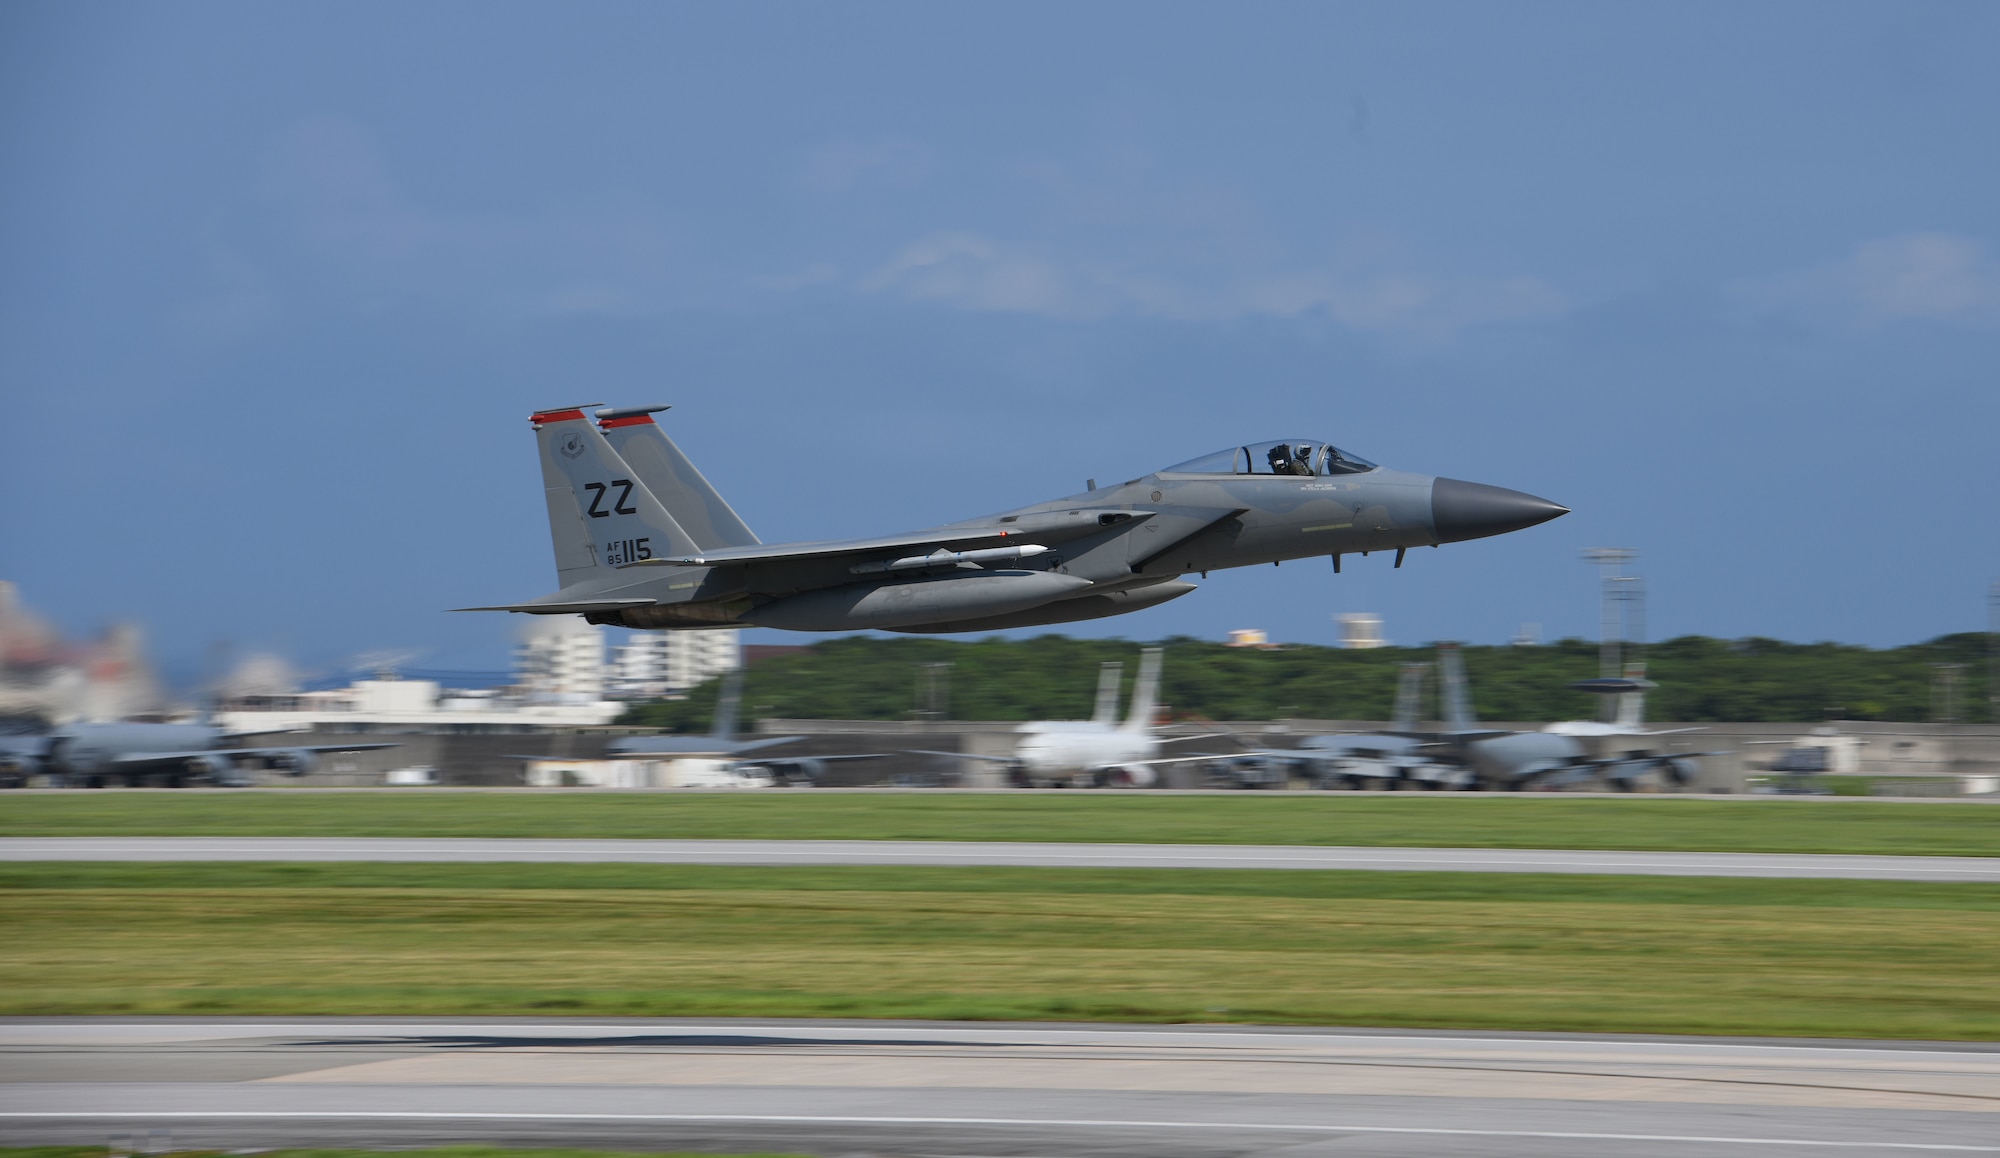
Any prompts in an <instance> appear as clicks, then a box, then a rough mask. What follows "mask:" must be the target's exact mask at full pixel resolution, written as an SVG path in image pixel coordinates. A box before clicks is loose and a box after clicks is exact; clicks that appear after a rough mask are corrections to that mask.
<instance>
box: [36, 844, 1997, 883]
mask: <svg viewBox="0 0 2000 1158" xmlns="http://www.w3.org/2000/svg"><path fill="white" fill-rule="evenodd" d="M0 860H6V861H51V860H66V861H397V862H412V863H455V864H470V863H505V862H533V863H545V864H710V865H1034V866H1047V867H1063V868H1209V869H1365V870H1373V871H1390V872H1397V871H1400V872H1418V871H1422V872H1516V873H1619V874H1627V875H1635V876H1720V877H1817V878H1825V879H1837V880H1901V881H2000V857H1969V856H1840V855H1815V854H1804V853H1717V852H1615V851H1612V852H1605V851H1588V850H1571V849H1491V848H1340V847H1325V848H1320V847H1306V846H1296V845H1222V844H1030V843H1011V842H1000V841H992V842H974V841H883V840H542V839H518V840H493V839H483V838H472V837H316V836H315V837H257V836H241V837H225V836H180V837H161V836H147V837H109V836H107V837H91V836H81V837H9V838H5V839H0Z"/></svg>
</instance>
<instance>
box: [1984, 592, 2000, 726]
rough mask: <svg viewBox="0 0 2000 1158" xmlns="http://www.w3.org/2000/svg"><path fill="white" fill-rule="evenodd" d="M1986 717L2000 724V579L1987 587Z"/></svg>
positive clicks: (1990, 721)
mask: <svg viewBox="0 0 2000 1158" xmlns="http://www.w3.org/2000/svg"><path fill="white" fill-rule="evenodd" d="M1986 719H1987V721H1988V722H1989V723H1994V724H2000V579H1995V580H1994V581H1993V582H1992V583H1991V584H1989V585H1988V586H1987V588H1986Z"/></svg>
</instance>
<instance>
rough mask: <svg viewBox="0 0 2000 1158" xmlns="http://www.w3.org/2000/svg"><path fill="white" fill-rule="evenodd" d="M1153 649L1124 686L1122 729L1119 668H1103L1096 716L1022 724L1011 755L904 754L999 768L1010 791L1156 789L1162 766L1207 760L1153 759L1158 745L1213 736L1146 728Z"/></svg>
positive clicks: (1153, 686)
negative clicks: (1127, 708)
mask: <svg viewBox="0 0 2000 1158" xmlns="http://www.w3.org/2000/svg"><path fill="white" fill-rule="evenodd" d="M1163 654H1164V653H1163V652H1162V650H1161V649H1160V648H1157V647H1149V648H1147V649H1145V650H1144V651H1143V652H1141V653H1140V654H1139V678H1138V679H1136V680H1134V681H1133V683H1132V712H1131V714H1130V715H1129V716H1127V717H1126V718H1125V722H1124V723H1122V724H1121V723H1119V722H1118V721H1117V713H1118V678H1119V672H1120V670H1121V668H1120V665H1117V664H1105V665H1104V667H1103V668H1102V669H1101V670H1100V671H1099V673H1098V685H1097V712H1096V714H1095V715H1094V716H1093V717H1092V718H1091V719H1089V720H1087V721H1086V720H1036V721H1034V722H1032V723H1027V724H1022V725H1021V727H1020V734H1021V740H1020V743H1019V744H1018V745H1016V747H1015V749H1014V754H1013V755H1012V756H987V755H981V754H977V753H972V752H930V751H925V750H923V749H912V751H913V752H914V753H915V754H917V755H921V756H955V757H958V758H959V759H962V760H984V761H987V762H989V763H994V764H1003V765H1005V766H1006V768H1007V773H1008V779H1009V780H1010V781H1011V782H1012V783H1013V784H1015V785H1016V786H1018V787H1023V788H1028V787H1053V788H1069V787H1077V788H1103V787H1107V786H1110V785H1119V786H1123V787H1130V788H1146V787H1150V786H1151V785H1153V784H1154V783H1156V782H1157V781H1158V779H1159V774H1158V773H1157V772H1155V771H1154V769H1156V768H1158V767H1159V766H1161V765H1164V764H1184V763H1189V762H1191V761H1196V760H1209V759H1213V758H1214V757H1212V756H1208V755H1194V756H1161V755H1160V754H1159V752H1160V747H1161V745H1163V744H1177V743H1180V742H1182V741H1184V740H1203V739H1207V738H1208V737H1209V736H1211V735H1218V734H1220V733H1203V734H1201V735H1195V736H1176V737H1174V738H1172V739H1162V738H1161V737H1160V736H1159V734H1158V733H1156V732H1155V731H1154V728H1153V717H1154V715H1155V714H1156V713H1157V712H1158V710H1159V703H1160V700H1159V691H1160V658H1161V656H1162V655H1163Z"/></svg>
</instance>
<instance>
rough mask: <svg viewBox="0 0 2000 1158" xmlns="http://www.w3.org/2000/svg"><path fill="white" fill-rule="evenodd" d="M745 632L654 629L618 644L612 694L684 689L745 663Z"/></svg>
mask: <svg viewBox="0 0 2000 1158" xmlns="http://www.w3.org/2000/svg"><path fill="white" fill-rule="evenodd" d="M742 634H743V633H742V632H741V631H739V630H737V629H735V628H723V629H719V630H714V631H648V632H641V633H638V634H635V635H634V636H633V637H632V639H631V642H629V643H626V644H623V645H621V646H620V647H618V648H615V649H614V653H613V658H612V661H611V679H610V688H609V691H610V694H611V695H613V696H616V697H619V698H622V699H645V698H647V697H650V696H670V695H678V694H679V693H681V692H684V691H686V690H687V689H689V688H691V687H693V686H695V685H696V684H698V683H701V682H702V681H703V680H707V679H712V678H714V677H715V676H718V675H721V674H722V673H724V672H727V671H733V670H735V669H736V668H739V667H742V666H743V647H742V641H741V638H740V637H741V636H742Z"/></svg>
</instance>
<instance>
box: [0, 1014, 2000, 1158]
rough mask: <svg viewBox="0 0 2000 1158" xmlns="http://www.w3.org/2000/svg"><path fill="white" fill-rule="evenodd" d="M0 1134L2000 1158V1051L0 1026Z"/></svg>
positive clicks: (999, 1151)
mask: <svg viewBox="0 0 2000 1158" xmlns="http://www.w3.org/2000/svg"><path fill="white" fill-rule="evenodd" d="M0 1058H4V1073H5V1079H4V1082H0V1139H4V1140H5V1141H6V1142H8V1143H9V1144H13V1145H29V1144H99V1145H101V1144H104V1143H106V1142H108V1141H115V1140H121V1139H122V1140H124V1141H123V1142H120V1144H133V1145H141V1146H144V1145H150V1146H152V1147H153V1148H158V1147H160V1146H162V1145H165V1144H171V1145H172V1146H174V1147H178V1148H195V1147H200V1148H239V1149H240V1148H247V1147H268V1146H277V1145H337V1144H348V1145H351V1144H369V1145H412V1144H418V1143H438V1142H446V1141H491V1142H502V1143H511V1144H549V1143H557V1142H559V1143H563V1144H572V1145H590V1146H602V1147H617V1148H625V1149H646V1150H661V1149H674V1148H737V1149H759V1148H761V1149H780V1150H789V1151H797V1152H804V1153H812V1154H828V1155H832V1154H858V1153H867V1154H883V1153H895V1154H905V1155H913V1154H954V1155H1096V1156H1102V1158H1122V1156H1128V1155H1129V1156H1133V1158H1138V1156H1142V1155H1143V1156H1146V1158H1179V1156H1187V1158H1193V1156H1195V1155H1203V1156H1217V1155H1263V1154H1281V1155H1288V1156H1297V1158H1307V1156H1314V1155H1362V1154H1365V1155H1370V1156H1405V1158H1416V1156H1422V1158H1440V1156H1451V1155H1474V1154H1476V1155H1482V1156H1508V1155H1518V1156H1522V1158H1528V1156H1535V1158H1544V1156H1549V1158H1567V1156H1577V1158H1581V1156H1584V1155H1590V1156H1593V1158H1594V1156H1597V1155H1603V1154H1607V1153H1617V1154H1620V1155H1635V1156H1642V1158H1643V1156H1649V1155H1660V1156H1673V1158H1694V1156H1709V1155H1722V1156H1734V1155H1750V1154H1770V1153H1773V1152H1779V1153H1785V1154H1799V1155H1805V1156H1810V1155H1815V1154H1828V1155H1831V1154H1868V1153H1879V1154H1884V1155H1889V1154H1923V1153H1971V1154H2000V1047H1996V1046H1993V1045H1979V1044H1973V1045H1965V1044H1946V1043H1879V1042H1833V1041H1774V1040H1761V1039H1758V1040H1732V1039H1702V1038H1683V1039H1667V1038H1647V1037H1612V1036H1582V1037H1579V1036H1564V1035H1553V1034H1551V1035H1501V1034H1477V1033H1465V1032H1445V1031H1435V1032H1424V1031H1409V1030H1324V1029H1291V1028H1256V1029H1246V1028H1238V1027H1185V1026H1096V1027H1091V1026H1075V1025H1062V1026H1057V1025H1028V1024H1010V1023H912V1022H902V1023H893V1022H891V1023H884V1022H858V1023H857V1022H824V1021H765V1020H755V1021H747V1020H746V1021H736V1020H724V1021H715V1020H708V1021H698V1022H697V1021H663V1020H651V1021H639V1020H608V1021H588V1022H586V1021H577V1020H523V1019H510V1020H495V1021H463V1020H460V1021H445V1020H434V1019H433V1020H369V1021H361V1020H352V1019H324V1020H318V1019H283V1020H280V1019H228V1020H214V1021H202V1020H109V1019H69V1020H50V1021H34V1020H18V1019H17V1020H12V1021H8V1022H4V1023H0Z"/></svg>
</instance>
